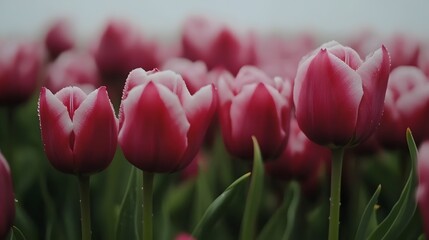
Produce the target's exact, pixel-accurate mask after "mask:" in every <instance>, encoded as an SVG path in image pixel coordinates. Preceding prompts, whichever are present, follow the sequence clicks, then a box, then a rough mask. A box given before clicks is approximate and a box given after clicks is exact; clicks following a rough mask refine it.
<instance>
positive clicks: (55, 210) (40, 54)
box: [0, 15, 429, 240]
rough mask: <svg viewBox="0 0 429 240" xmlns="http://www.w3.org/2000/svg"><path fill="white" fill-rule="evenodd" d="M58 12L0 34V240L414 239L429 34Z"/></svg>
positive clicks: (421, 234) (427, 218) (423, 217)
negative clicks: (23, 31)
mask: <svg viewBox="0 0 429 240" xmlns="http://www.w3.org/2000/svg"><path fill="white" fill-rule="evenodd" d="M73 24H74V23H73V21H71V20H70V19H65V18H64V19H55V20H54V21H52V22H51V24H50V25H49V26H47V28H46V31H45V32H44V33H43V34H42V35H41V36H37V37H36V36H35V37H34V38H18V37H8V36H1V37H0V240H2V239H5V240H23V239H26V240H33V239H34V240H38V239H46V240H57V239H64V240H75V239H82V240H89V239H94V240H96V239H101V240H115V239H121V240H122V239H130V240H132V239H136V240H138V239H139V240H140V239H144V240H153V239H155V240H217V239H222V240H235V239H239V240H277V239H278V240H286V239H309V240H310V239H329V240H338V239H355V240H364V239H370V240H379V239H388V240H390V239H398V240H404V239H405V240H407V239H410V240H411V239H419V240H423V239H429V128H428V124H427V123H428V122H429V41H428V40H429V39H422V38H418V37H413V36H412V35H410V34H407V33H406V32H398V33H396V34H391V35H387V34H384V35H383V34H379V33H377V32H371V31H362V32H356V33H355V34H354V35H350V36H348V37H347V38H344V37H343V38H340V37H338V36H329V38H326V37H322V36H320V35H318V34H316V33H315V32H311V31H305V32H300V33H290V34H288V33H287V32H284V33H279V32H272V33H268V32H264V33H262V32H258V31H255V30H251V29H249V30H245V31H243V29H237V28H234V27H233V26H231V25H229V24H228V23H226V22H222V21H221V20H220V19H216V18H210V17H206V16H202V15H192V16H189V17H188V18H187V19H185V20H184V21H183V23H182V28H181V29H180V32H179V34H178V35H177V36H176V35H174V36H170V35H169V37H165V36H164V35H159V36H151V37H149V36H148V35H145V31H144V29H142V28H140V27H138V25H137V24H135V23H133V22H130V21H127V20H124V19H120V18H112V19H109V20H107V21H106V22H105V24H104V25H103V28H101V29H99V31H98V32H94V33H93V36H89V38H86V39H87V40H85V41H84V42H82V41H81V40H82V39H79V37H78V36H77V35H74V34H73V31H72V29H73V27H75V26H74V25H73Z"/></svg>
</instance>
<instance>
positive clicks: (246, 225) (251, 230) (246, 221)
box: [240, 137, 264, 240]
mask: <svg viewBox="0 0 429 240" xmlns="http://www.w3.org/2000/svg"><path fill="white" fill-rule="evenodd" d="M252 140H253V151H254V153H253V169H252V177H251V180H250V188H249V192H248V193H247V201H246V205H245V207H244V215H243V218H242V221H241V232H240V239H242V240H246V239H252V238H253V236H255V224H256V218H257V215H258V210H259V205H260V202H261V198H262V190H263V181H264V167H263V164H262V155H261V150H260V149H259V145H258V141H257V140H256V138H255V137H252Z"/></svg>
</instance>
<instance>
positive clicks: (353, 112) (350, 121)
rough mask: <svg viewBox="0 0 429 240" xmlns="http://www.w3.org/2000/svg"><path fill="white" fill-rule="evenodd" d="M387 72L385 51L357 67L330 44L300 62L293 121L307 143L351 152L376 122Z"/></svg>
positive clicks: (348, 52) (348, 53)
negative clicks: (342, 147)
mask: <svg viewBox="0 0 429 240" xmlns="http://www.w3.org/2000/svg"><path fill="white" fill-rule="evenodd" d="M389 72H390V60H389V54H388V52H387V50H386V48H385V47H384V46H382V47H381V48H380V49H378V50H377V51H375V52H374V53H373V54H372V55H370V56H368V57H367V58H366V60H365V61H362V60H361V58H360V57H359V55H358V54H357V53H356V51H354V50H353V49H351V48H349V47H344V46H342V45H340V44H338V43H337V42H329V43H326V44H324V45H322V46H321V47H320V48H319V49H318V50H316V51H314V52H313V53H311V54H309V55H307V56H306V57H304V58H303V60H302V61H301V63H300V65H299V67H298V71H297V75H296V77H295V85H294V92H293V100H294V103H295V109H296V118H297V121H298V124H299V126H300V128H301V129H302V131H303V132H304V133H305V134H306V135H307V137H308V138H309V139H310V140H312V141H314V142H316V143H318V144H320V145H326V146H330V147H339V146H353V145H356V144H358V143H360V142H362V141H364V140H366V139H367V138H369V137H370V136H371V134H372V133H373V132H374V130H375V129H376V127H377V126H378V124H379V122H380V118H381V115H382V111H383V102H384V97H385V94H386V88H387V81H388V78H389Z"/></svg>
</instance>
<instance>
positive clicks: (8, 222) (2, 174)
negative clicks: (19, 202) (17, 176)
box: [0, 152, 15, 239]
mask: <svg viewBox="0 0 429 240" xmlns="http://www.w3.org/2000/svg"><path fill="white" fill-rule="evenodd" d="M0 213H1V214H0V239H6V236H7V234H8V232H9V230H10V228H11V227H12V224H13V220H14V219H15V197H14V194H13V185H12V176H11V174H10V168H9V165H8V164H7V162H6V159H5V158H4V156H3V154H1V152H0Z"/></svg>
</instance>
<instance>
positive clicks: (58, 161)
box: [39, 87, 118, 175]
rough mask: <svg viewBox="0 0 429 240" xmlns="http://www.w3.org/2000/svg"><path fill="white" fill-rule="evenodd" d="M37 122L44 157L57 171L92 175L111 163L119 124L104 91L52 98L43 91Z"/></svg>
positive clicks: (66, 92) (70, 91) (72, 90)
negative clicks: (38, 121) (38, 122)
mask: <svg viewBox="0 0 429 240" xmlns="http://www.w3.org/2000/svg"><path fill="white" fill-rule="evenodd" d="M39 118H40V129H41V133H42V140H43V144H44V148H45V153H46V156H47V157H48V160H49V161H50V162H51V164H52V165H53V166H54V167H55V168H56V169H58V170H59V171H62V172H64V173H71V174H80V175H82V174H92V173H95V172H99V171H102V170H104V169H105V168H107V166H108V165H109V164H110V162H111V161H112V159H113V156H114V154H115V151H116V146H117V134H118V123H117V119H116V117H115V113H114V110H113V106H112V104H111V103H110V100H109V96H108V94H107V90H106V87H100V88H98V89H96V90H95V91H93V92H91V93H90V94H88V95H87V94H85V93H84V92H83V91H82V90H81V89H80V88H78V87H67V88H63V89H62V90H60V91H59V92H57V93H56V94H55V95H54V94H52V92H51V91H50V90H49V89H47V88H44V87H43V88H42V90H41V91H40V97H39Z"/></svg>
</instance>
